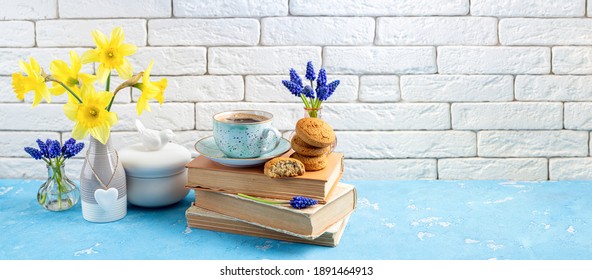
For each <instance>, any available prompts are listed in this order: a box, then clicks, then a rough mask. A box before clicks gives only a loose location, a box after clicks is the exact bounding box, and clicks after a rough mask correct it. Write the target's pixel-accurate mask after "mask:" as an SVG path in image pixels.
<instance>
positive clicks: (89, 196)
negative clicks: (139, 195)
mask: <svg viewBox="0 0 592 280" xmlns="http://www.w3.org/2000/svg"><path fill="white" fill-rule="evenodd" d="M91 167H92V169H91ZM93 170H94V173H93ZM95 174H96V175H95ZM97 176H98V177H99V179H100V180H101V181H102V182H103V184H105V185H107V188H106V189H105V188H104V187H103V185H102V184H101V183H100V182H99V180H97ZM111 177H113V179H111ZM109 180H111V181H110V182H109ZM111 188H114V189H115V190H117V191H116V193H117V195H116V196H115V195H113V196H112V197H109V198H108V200H105V198H104V197H105V196H103V195H102V194H104V193H105V192H107V191H109V194H114V193H115V190H110V189H111ZM80 194H81V197H82V199H81V200H82V204H81V205H82V217H84V219H85V220H87V221H89V222H96V223H106V222H113V221H117V220H119V219H122V218H123V217H125V215H126V214H127V186H126V178H125V171H124V169H123V165H122V163H121V159H118V155H117V151H116V150H115V148H113V144H112V143H111V138H109V140H107V143H106V144H102V143H101V142H99V141H98V140H97V139H95V138H94V137H92V136H90V137H89V144H88V153H87V154H86V160H85V161H84V164H83V165H82V170H81V172H80ZM98 195H101V196H100V197H98ZM97 198H99V200H100V202H101V204H99V203H98V202H97Z"/></svg>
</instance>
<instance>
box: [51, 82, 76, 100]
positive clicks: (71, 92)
mask: <svg viewBox="0 0 592 280" xmlns="http://www.w3.org/2000/svg"><path fill="white" fill-rule="evenodd" d="M51 81H52V82H56V83H58V84H60V85H61V86H62V87H64V88H65V89H66V90H67V91H68V92H69V93H70V94H72V96H74V98H76V100H78V103H82V99H80V97H78V95H76V93H74V92H73V91H72V90H71V89H70V88H69V87H68V86H67V85H66V84H64V83H62V82H60V81H58V80H55V79H51Z"/></svg>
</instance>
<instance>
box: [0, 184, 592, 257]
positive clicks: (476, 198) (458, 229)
mask: <svg viewBox="0 0 592 280" xmlns="http://www.w3.org/2000/svg"><path fill="white" fill-rule="evenodd" d="M348 183H352V184H354V185H356V187H357V189H358V209H357V210H356V211H355V213H354V214H353V216H352V217H351V219H350V223H349V225H348V227H347V229H346V231H345V234H344V236H343V238H342V240H341V244H340V245H339V246H338V247H336V248H327V247H319V246H313V245H304V244H296V243H289V242H283V241H275V240H269V239H262V238H256V237H249V236H240V235H234V234H226V233H219V232H212V231H206V230H199V229H189V228H187V225H186V221H185V216H184V213H185V209H186V208H187V207H188V206H189V204H190V203H191V201H192V200H193V199H194V196H193V193H192V192H190V194H189V195H188V196H187V197H186V198H185V200H183V201H181V202H180V203H178V204H175V205H173V206H170V207H166V208H159V209H148V208H139V207H133V206H130V207H129V209H128V215H127V216H126V217H125V218H124V219H123V220H121V221H118V222H114V223H107V224H94V223H89V222H86V221H85V220H84V219H83V218H82V213H81V209H80V206H79V205H78V206H77V207H75V208H74V209H71V210H68V211H66V212H60V213H53V212H49V211H46V210H44V209H42V208H41V207H40V206H39V205H37V202H36V200H35V195H36V192H37V189H38V187H39V185H40V184H41V182H40V181H27V180H0V259H370V260H373V259H388V260H394V259H492V258H495V259H592V222H591V218H592V183H591V182H586V181H580V182H531V183H523V182H502V181H454V182H452V181H357V182H356V181H350V182H348Z"/></svg>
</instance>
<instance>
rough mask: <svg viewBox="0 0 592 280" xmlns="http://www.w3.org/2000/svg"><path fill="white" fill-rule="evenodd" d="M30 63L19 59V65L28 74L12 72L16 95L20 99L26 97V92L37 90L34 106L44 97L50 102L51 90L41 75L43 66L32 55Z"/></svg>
mask: <svg viewBox="0 0 592 280" xmlns="http://www.w3.org/2000/svg"><path fill="white" fill-rule="evenodd" d="M30 61H31V62H30V63H26V62H24V61H22V60H19V67H20V68H21V70H22V71H23V72H25V74H27V76H24V75H23V74H22V73H13V74H12V89H13V90H14V92H15V93H16V97H17V98H18V99H20V100H23V99H24V98H25V94H26V93H28V92H29V91H34V92H35V98H33V107H35V106H37V105H38V104H39V103H40V102H41V100H43V98H45V100H47V102H48V103H49V102H50V101H51V97H50V95H49V90H48V89H47V85H46V84H45V77H43V76H42V75H41V67H39V63H37V61H36V60H35V59H34V58H32V57H31V59H30Z"/></svg>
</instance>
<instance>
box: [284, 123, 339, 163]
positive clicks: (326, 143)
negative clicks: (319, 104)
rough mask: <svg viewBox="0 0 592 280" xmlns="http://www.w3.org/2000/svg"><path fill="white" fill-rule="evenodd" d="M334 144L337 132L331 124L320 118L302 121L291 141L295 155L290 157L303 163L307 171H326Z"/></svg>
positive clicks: (298, 124)
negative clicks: (328, 157)
mask: <svg viewBox="0 0 592 280" xmlns="http://www.w3.org/2000/svg"><path fill="white" fill-rule="evenodd" d="M334 142H335V132H334V131H333V128H332V127H331V126H330V125H329V124H327V123H326V122H324V121H323V120H321V119H318V118H303V119H300V120H299V121H298V122H297V123H296V134H295V135H294V136H293V137H292V141H291V146H292V149H293V150H294V152H295V153H293V154H292V155H291V156H290V157H291V158H295V159H297V160H299V161H301V162H302V163H303V164H304V168H305V169H306V171H316V170H321V169H324V168H325V167H326V166H327V156H328V155H329V154H330V153H331V145H332V144H333V143H334Z"/></svg>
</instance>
